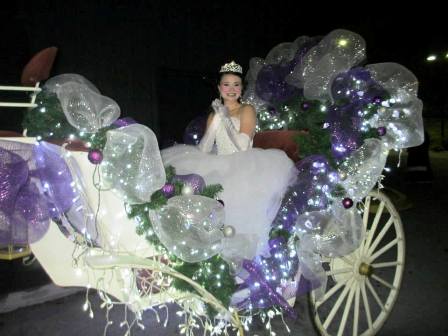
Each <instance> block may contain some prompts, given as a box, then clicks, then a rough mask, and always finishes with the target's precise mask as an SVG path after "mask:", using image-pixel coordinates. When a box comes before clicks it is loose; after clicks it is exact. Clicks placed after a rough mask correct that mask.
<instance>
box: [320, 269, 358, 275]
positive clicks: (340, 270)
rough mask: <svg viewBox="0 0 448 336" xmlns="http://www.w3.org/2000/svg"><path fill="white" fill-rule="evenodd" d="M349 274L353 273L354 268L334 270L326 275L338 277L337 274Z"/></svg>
mask: <svg viewBox="0 0 448 336" xmlns="http://www.w3.org/2000/svg"><path fill="white" fill-rule="evenodd" d="M349 272H353V268H352V267H346V268H339V269H334V270H331V271H327V272H325V274H326V275H327V276H332V275H336V274H344V273H349Z"/></svg>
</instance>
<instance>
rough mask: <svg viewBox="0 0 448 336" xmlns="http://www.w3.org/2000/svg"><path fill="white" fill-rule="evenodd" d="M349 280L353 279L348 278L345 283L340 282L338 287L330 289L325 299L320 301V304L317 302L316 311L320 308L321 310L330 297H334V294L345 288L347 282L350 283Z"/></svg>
mask: <svg viewBox="0 0 448 336" xmlns="http://www.w3.org/2000/svg"><path fill="white" fill-rule="evenodd" d="M349 279H351V278H347V279H346V280H344V281H341V282H338V283H337V284H336V286H334V287H333V288H332V289H330V290H329V291H328V292H326V293H325V295H324V297H323V298H322V299H321V300H319V301H318V302H316V310H317V309H318V308H319V307H320V306H321V305H322V304H323V303H324V302H325V301H327V300H328V299H329V298H330V297H332V296H333V294H334V293H336V292H337V291H338V290H339V288H341V287H342V286H344V285H345V284H346V283H347V281H348V280H349Z"/></svg>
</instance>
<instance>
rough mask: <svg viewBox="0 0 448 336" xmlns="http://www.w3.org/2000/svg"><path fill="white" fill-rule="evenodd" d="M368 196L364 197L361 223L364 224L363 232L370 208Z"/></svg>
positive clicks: (365, 228)
mask: <svg viewBox="0 0 448 336" xmlns="http://www.w3.org/2000/svg"><path fill="white" fill-rule="evenodd" d="M370 199H371V197H370V196H367V197H366V201H365V202H364V214H363V216H362V224H363V226H364V232H366V230H367V223H368V222H369V213H370V211H369V209H370Z"/></svg>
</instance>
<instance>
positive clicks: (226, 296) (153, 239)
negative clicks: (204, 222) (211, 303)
mask: <svg viewBox="0 0 448 336" xmlns="http://www.w3.org/2000/svg"><path fill="white" fill-rule="evenodd" d="M175 176H176V173H175V169H174V167H172V166H170V167H166V179H167V182H166V186H173V187H172V188H170V189H171V190H172V192H170V193H166V192H164V191H163V190H162V189H161V190H158V191H156V192H154V194H153V195H152V196H151V202H149V203H144V204H134V205H129V204H126V205H125V206H126V211H127V213H128V217H129V218H133V219H134V220H136V222H137V228H136V232H137V234H138V235H140V236H144V237H145V239H146V240H147V241H148V242H149V243H151V244H152V245H154V246H155V248H156V249H157V250H158V251H159V252H161V253H166V254H168V255H169V258H170V262H171V264H170V267H171V268H173V269H175V270H176V271H178V272H180V273H182V274H184V275H185V276H187V277H189V278H190V279H192V280H194V281H195V282H197V283H198V284H200V285H201V286H202V287H204V288H205V289H206V290H207V291H208V292H210V293H211V294H213V295H214V296H215V297H216V298H217V299H218V300H220V301H221V302H222V303H223V305H224V306H228V305H229V303H230V298H231V296H232V294H233V293H234V292H235V289H236V284H235V280H234V276H233V275H232V274H231V272H230V267H229V265H228V263H227V262H226V261H224V260H223V259H222V258H221V257H220V256H219V255H216V256H214V257H211V258H210V259H208V260H205V261H202V262H198V263H188V262H185V261H183V260H181V259H180V258H177V257H176V256H174V255H173V254H171V253H169V252H168V251H167V249H166V248H165V247H164V246H163V244H162V243H161V242H160V240H159V239H158V237H157V235H156V234H155V233H154V230H153V227H152V224H151V220H150V218H149V216H148V210H158V209H160V208H161V207H162V206H164V205H166V203H167V200H168V198H170V197H173V196H179V195H182V188H183V187H184V183H182V182H180V181H177V180H175ZM221 191H222V186H221V185H218V184H212V185H208V186H205V188H204V189H203V191H202V192H201V193H200V195H202V196H205V197H209V198H216V196H217V195H218V193H220V192H221ZM172 285H173V287H174V288H176V289H178V290H180V291H188V292H192V291H194V289H193V288H192V287H191V286H190V285H189V284H187V283H186V282H184V281H183V280H180V279H177V278H176V279H173V282H172Z"/></svg>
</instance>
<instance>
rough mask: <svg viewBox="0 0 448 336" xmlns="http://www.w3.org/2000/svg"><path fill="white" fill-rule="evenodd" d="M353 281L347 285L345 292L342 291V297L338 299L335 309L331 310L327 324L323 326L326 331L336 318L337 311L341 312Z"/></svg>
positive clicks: (326, 320)
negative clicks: (340, 308) (340, 309)
mask: <svg viewBox="0 0 448 336" xmlns="http://www.w3.org/2000/svg"><path fill="white" fill-rule="evenodd" d="M352 282H353V280H352V279H350V281H349V282H348V283H347V285H346V286H345V288H344V290H343V291H342V293H341V295H340V296H339V297H338V299H337V300H336V302H335V304H334V306H333V308H331V311H330V313H329V314H328V316H327V318H326V319H325V322H324V324H323V326H324V329H327V328H328V326H329V325H330V323H331V321H333V318H334V316H335V315H336V313H337V311H338V310H339V307H340V306H341V304H342V301H344V299H345V297H346V296H347V294H348V291H349V290H350V288H351V284H352Z"/></svg>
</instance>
